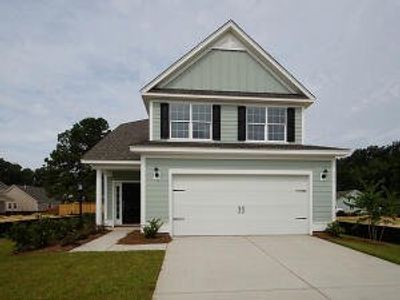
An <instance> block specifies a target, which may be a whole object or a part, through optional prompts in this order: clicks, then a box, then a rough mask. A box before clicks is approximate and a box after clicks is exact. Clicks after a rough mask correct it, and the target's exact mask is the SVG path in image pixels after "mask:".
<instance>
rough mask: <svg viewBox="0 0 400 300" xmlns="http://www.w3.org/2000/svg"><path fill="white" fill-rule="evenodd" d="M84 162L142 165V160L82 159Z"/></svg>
mask: <svg viewBox="0 0 400 300" xmlns="http://www.w3.org/2000/svg"><path fill="white" fill-rule="evenodd" d="M81 163H83V164H96V165H134V166H136V165H140V160H95V159H81Z"/></svg>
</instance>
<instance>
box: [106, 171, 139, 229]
mask: <svg viewBox="0 0 400 300" xmlns="http://www.w3.org/2000/svg"><path fill="white" fill-rule="evenodd" d="M124 183H139V184H141V182H140V180H124V179H121V180H120V179H118V180H112V181H111V186H112V198H113V203H114V205H115V206H113V211H114V212H113V215H114V221H118V222H115V225H123V224H125V223H124V219H123V215H122V206H123V202H124V199H123V196H122V185H123V184H124ZM117 185H119V186H120V198H121V203H120V206H119V216H120V218H119V219H118V220H117V218H116V212H117V209H116V201H115V192H116V190H115V189H116V187H117ZM140 201H141V199H140ZM140 204H141V203H140Z"/></svg>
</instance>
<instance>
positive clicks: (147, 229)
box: [143, 218, 164, 239]
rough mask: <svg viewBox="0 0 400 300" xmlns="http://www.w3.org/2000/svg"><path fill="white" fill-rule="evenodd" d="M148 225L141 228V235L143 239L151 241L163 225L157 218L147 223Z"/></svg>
mask: <svg viewBox="0 0 400 300" xmlns="http://www.w3.org/2000/svg"><path fill="white" fill-rule="evenodd" d="M148 223H149V224H148V225H145V226H144V227H143V234H144V237H145V238H147V239H152V238H154V237H155V236H156V234H157V232H158V230H159V229H160V227H161V226H162V225H163V224H164V223H163V222H162V221H161V219H159V218H157V219H156V218H153V219H151V220H150V221H148Z"/></svg>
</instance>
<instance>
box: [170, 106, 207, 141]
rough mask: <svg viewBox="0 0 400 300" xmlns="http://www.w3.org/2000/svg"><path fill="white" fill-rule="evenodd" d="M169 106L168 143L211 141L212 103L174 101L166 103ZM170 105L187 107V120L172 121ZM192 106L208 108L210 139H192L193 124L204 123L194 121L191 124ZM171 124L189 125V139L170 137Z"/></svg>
mask: <svg viewBox="0 0 400 300" xmlns="http://www.w3.org/2000/svg"><path fill="white" fill-rule="evenodd" d="M167 103H168V105H169V112H168V113H169V116H168V118H169V124H168V125H169V136H170V137H169V138H168V139H167V140H168V141H177V142H180V141H185V142H187V141H190V142H210V141H212V137H213V126H212V124H213V104H212V103H207V102H182V101H174V102H167ZM171 104H174V105H179V104H181V105H189V120H172V118H171ZM193 105H204V106H209V107H210V113H211V121H210V122H207V123H209V126H210V137H209V138H208V139H201V138H193V123H204V122H198V121H194V122H193V115H192V114H193ZM172 123H189V128H188V130H189V137H187V138H186V137H183V138H178V137H171V135H172Z"/></svg>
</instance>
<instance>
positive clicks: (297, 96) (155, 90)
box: [151, 88, 307, 100]
mask: <svg viewBox="0 0 400 300" xmlns="http://www.w3.org/2000/svg"><path fill="white" fill-rule="evenodd" d="M151 92H152V93H163V94H164V93H165V94H176V93H177V94H195V95H223V96H226V95H228V96H242V97H266V98H286V99H294V100H296V99H307V98H306V97H305V96H304V95H302V94H282V93H267V92H240V91H216V90H193V89H171V88H168V89H167V88H164V89H161V88H153V89H152V90H151Z"/></svg>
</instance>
